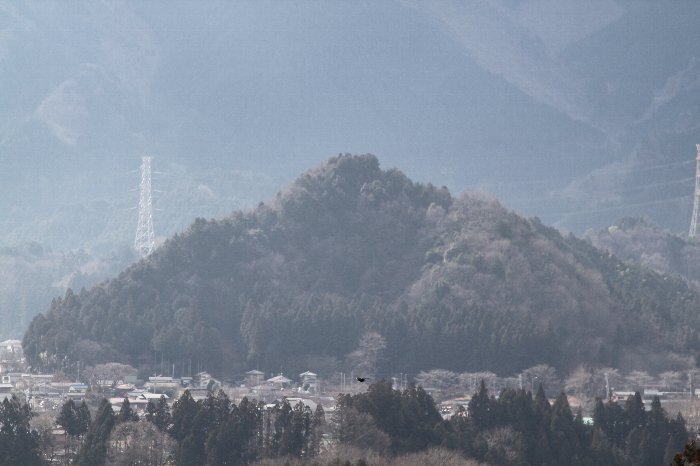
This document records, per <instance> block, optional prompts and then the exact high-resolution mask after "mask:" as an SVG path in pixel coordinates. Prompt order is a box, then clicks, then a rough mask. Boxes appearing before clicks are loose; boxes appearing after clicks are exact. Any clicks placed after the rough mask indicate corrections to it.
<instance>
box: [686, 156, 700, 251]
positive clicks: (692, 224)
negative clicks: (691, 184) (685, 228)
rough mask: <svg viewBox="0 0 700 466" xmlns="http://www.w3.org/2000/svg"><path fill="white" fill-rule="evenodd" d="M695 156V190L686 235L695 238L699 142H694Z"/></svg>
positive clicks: (699, 199)
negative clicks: (688, 230)
mask: <svg viewBox="0 0 700 466" xmlns="http://www.w3.org/2000/svg"><path fill="white" fill-rule="evenodd" d="M695 149H696V150H697V154H698V155H697V157H696V158H695V160H696V164H695V192H694V193H693V198H694V199H695V200H694V201H693V216H692V217H691V218H690V233H688V236H690V237H691V238H695V229H696V227H697V226H698V208H700V144H695Z"/></svg>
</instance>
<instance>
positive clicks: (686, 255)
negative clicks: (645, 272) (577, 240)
mask: <svg viewBox="0 0 700 466" xmlns="http://www.w3.org/2000/svg"><path fill="white" fill-rule="evenodd" d="M585 238H586V239H587V240H589V241H591V243H592V244H593V245H594V246H595V247H597V248H600V249H604V250H607V251H610V252H611V253H612V254H615V255H616V256H617V257H619V258H620V259H622V260H624V261H627V262H632V263H637V264H641V265H643V266H645V267H648V268H650V269H652V270H655V271H657V272H659V273H666V274H669V273H673V274H678V275H681V276H683V277H686V278H687V279H689V280H693V281H696V282H697V281H700V244H699V243H698V242H697V240H692V239H689V238H688V237H685V236H683V237H682V236H678V235H674V234H673V233H671V232H669V231H668V230H664V229H662V228H660V227H659V226H657V225H654V224H653V223H651V222H650V221H649V220H647V219H641V218H624V219H621V220H619V221H618V222H616V223H615V224H614V225H612V226H610V227H608V228H607V229H605V230H601V231H599V232H594V231H592V230H591V231H588V232H586V235H585Z"/></svg>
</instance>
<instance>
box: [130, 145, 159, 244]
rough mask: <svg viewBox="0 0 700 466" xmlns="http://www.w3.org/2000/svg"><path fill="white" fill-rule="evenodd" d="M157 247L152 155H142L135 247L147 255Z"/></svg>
mask: <svg viewBox="0 0 700 466" xmlns="http://www.w3.org/2000/svg"><path fill="white" fill-rule="evenodd" d="M155 248H156V240H155V234H154V233H153V195H152V194H151V157H141V188H140V195H139V222H138V224H137V226H136V238H135V239H134V249H136V251H137V252H138V253H139V255H141V257H146V256H148V255H149V254H150V253H152V252H153V250H154V249H155Z"/></svg>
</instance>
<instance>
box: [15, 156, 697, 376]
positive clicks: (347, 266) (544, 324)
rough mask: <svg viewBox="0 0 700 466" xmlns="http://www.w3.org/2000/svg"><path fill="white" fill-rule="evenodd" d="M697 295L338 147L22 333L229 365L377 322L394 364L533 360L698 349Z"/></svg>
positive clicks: (280, 361) (59, 348) (312, 350)
mask: <svg viewBox="0 0 700 466" xmlns="http://www.w3.org/2000/svg"><path fill="white" fill-rule="evenodd" d="M698 303H699V297H698V295H697V294H696V293H695V292H694V291H692V290H690V289H689V288H688V287H687V285H686V283H685V282H684V281H683V280H681V279H675V278H672V277H667V276H661V275H657V274H655V273H653V272H650V271H648V270H645V269H640V268H635V267H633V266H628V265H625V264H623V263H621V262H619V261H618V260H617V259H615V258H613V257H612V256H610V255H609V254H607V253H605V252H602V251H600V250H597V249H595V248H593V247H591V246H590V245H589V244H588V243H586V242H584V241H581V240H577V239H576V238H574V237H568V238H564V237H562V236H561V235H560V234H559V233H558V232H556V231H555V230H554V229H551V228H548V227H545V226H543V225H542V224H541V223H540V222H539V221H536V220H534V221H533V220H527V219H524V218H521V217H519V216H517V215H516V214H514V213H513V212H511V211H508V210H507V209H504V208H503V207H502V206H501V205H500V204H498V203H497V202H496V201H494V200H490V199H484V198H483V197H481V196H474V195H465V196H462V197H460V198H453V197H452V196H450V194H449V192H448V191H447V190H446V189H437V188H435V187H433V186H431V185H428V186H424V185H421V184H417V183H413V182H411V181H410V180H409V179H407V178H406V177H405V176H404V175H403V174H402V173H401V172H399V171H397V170H388V171H383V170H381V169H380V168H379V164H378V161H377V159H376V158H374V157H373V156H353V157H351V156H343V157H337V158H333V159H331V160H329V161H328V162H326V163H324V164H323V165H321V166H319V167H318V168H316V169H314V170H312V171H310V172H308V173H306V174H304V175H302V176H301V177H299V178H298V179H297V180H296V181H295V182H294V183H293V184H292V185H290V186H289V187H288V188H287V189H285V190H283V191H282V192H280V193H279V194H278V195H277V197H276V198H275V200H274V202H272V203H271V204H270V205H264V204H261V205H260V206H258V207H257V208H256V209H254V210H252V211H247V212H237V213H235V214H233V215H232V216H231V217H229V218H228V219H225V220H221V221H205V220H202V219H200V220H197V221H196V222H195V223H194V224H193V225H192V227H191V228H190V229H189V230H188V231H187V232H186V233H185V234H183V235H179V236H176V237H174V238H172V239H170V240H168V241H167V242H166V244H165V245H164V246H163V247H162V248H160V249H159V250H158V251H157V252H156V253H154V254H153V255H152V256H151V257H149V258H148V259H147V260H144V261H141V262H140V263H138V264H136V265H134V266H132V267H130V268H129V269H127V270H126V271H124V272H123V273H122V274H121V275H120V276H119V277H118V278H115V279H113V280H111V281H109V282H107V283H105V284H102V285H100V286H98V287H96V288H93V289H91V290H89V291H86V292H81V293H79V294H75V293H72V292H69V293H68V294H67V295H66V296H65V297H64V298H63V299H60V300H57V301H55V302H54V303H53V305H52V306H51V309H50V310H49V311H48V312H47V313H46V314H43V315H40V316H37V317H36V318H35V319H34V321H33V322H32V324H31V326H30V329H29V331H28V332H27V334H26V335H25V339H24V346H25V352H26V354H27V355H28V356H29V357H30V358H31V360H32V363H33V364H34V365H35V367H56V366H57V365H59V366H60V365H70V364H71V363H75V362H76V361H77V360H81V361H83V364H85V363H87V364H92V363H95V362H97V361H101V360H105V359H118V360H123V361H128V362H130V363H132V364H137V365H139V366H140V367H142V369H143V370H145V371H147V372H148V371H150V370H149V369H148V368H149V367H151V365H152V364H153V362H154V359H155V360H156V361H157V363H156V367H157V365H158V361H160V359H161V358H162V359H163V361H165V363H166V364H168V367H169V364H170V363H174V364H175V366H176V371H178V372H181V371H183V370H185V368H188V367H189V361H195V365H196V366H197V367H206V368H208V369H210V370H213V371H215V372H216V373H220V374H221V373H231V372H233V373H235V372H237V371H241V370H242V369H244V368H245V367H246V366H247V365H249V364H255V365H257V366H259V367H261V368H266V369H270V370H272V369H274V370H279V369H282V370H285V371H286V370H290V371H291V370H296V369H300V368H303V366H305V365H307V364H308V363H309V361H311V360H312V359H313V360H316V361H318V360H319V359H318V358H319V357H323V358H326V361H327V360H328V359H329V358H331V359H332V358H337V360H338V361H342V360H343V358H344V357H345V356H346V355H347V354H348V353H350V352H352V351H353V350H354V349H355V347H356V345H357V343H358V338H359V336H360V335H361V334H362V333H363V332H364V331H366V330H375V331H378V332H379V333H381V334H382V335H384V336H385V338H386V340H387V350H386V354H385V356H386V359H385V360H384V361H383V362H382V364H381V367H380V372H381V373H382V374H384V375H388V373H389V372H393V371H404V372H408V371H416V370H419V369H425V368H430V367H446V368H451V369H455V370H467V369H469V370H477V369H491V370H497V371H501V372H510V371H513V370H517V369H520V368H523V367H527V366H529V365H532V364H535V363H538V362H545V363H549V364H552V365H555V366H557V367H559V368H561V369H562V370H566V369H567V368H569V367H572V366H575V365H577V364H581V363H589V364H596V363H601V364H606V365H615V366H619V367H623V368H627V369H628V368H631V367H644V368H647V369H656V368H660V367H679V366H680V367H683V366H686V365H688V364H693V356H694V355H695V353H696V352H697V350H698V348H700V347H699V346H698V334H697V329H698V319H699V317H698V316H697V315H696V314H697V313H696V312H695V309H697V305H698ZM671 335H673V337H671ZM154 351H155V353H154ZM66 368H67V367H66ZM302 370H303V369H302Z"/></svg>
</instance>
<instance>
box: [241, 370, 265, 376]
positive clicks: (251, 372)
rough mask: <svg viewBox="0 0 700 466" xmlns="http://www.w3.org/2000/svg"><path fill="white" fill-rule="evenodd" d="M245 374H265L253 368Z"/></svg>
mask: <svg viewBox="0 0 700 466" xmlns="http://www.w3.org/2000/svg"><path fill="white" fill-rule="evenodd" d="M245 374H246V375H265V374H264V373H263V372H262V371H259V370H257V369H253V370H252V371H248V372H246V373H245Z"/></svg>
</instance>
